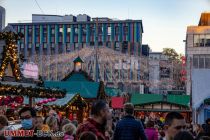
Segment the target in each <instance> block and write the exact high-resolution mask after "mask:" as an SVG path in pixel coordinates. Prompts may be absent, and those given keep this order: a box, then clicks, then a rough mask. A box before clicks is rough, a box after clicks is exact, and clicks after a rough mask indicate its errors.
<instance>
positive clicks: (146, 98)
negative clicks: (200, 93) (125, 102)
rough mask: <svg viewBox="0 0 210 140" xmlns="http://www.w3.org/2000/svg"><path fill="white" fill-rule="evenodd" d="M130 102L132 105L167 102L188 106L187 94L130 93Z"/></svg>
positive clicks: (188, 97)
mask: <svg viewBox="0 0 210 140" xmlns="http://www.w3.org/2000/svg"><path fill="white" fill-rule="evenodd" d="M131 102H132V103H133V104H134V105H143V104H151V103H157V102H167V103H171V104H177V105H182V106H189V103H190V96H189V95H166V96H164V95H162V94H132V96H131Z"/></svg>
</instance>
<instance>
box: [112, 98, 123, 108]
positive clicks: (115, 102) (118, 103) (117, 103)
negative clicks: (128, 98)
mask: <svg viewBox="0 0 210 140" xmlns="http://www.w3.org/2000/svg"><path fill="white" fill-rule="evenodd" d="M124 101H125V99H124V98H123V97H112V108H113V109H122V108H123V104H124Z"/></svg>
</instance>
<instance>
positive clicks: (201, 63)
mask: <svg viewBox="0 0 210 140" xmlns="http://www.w3.org/2000/svg"><path fill="white" fill-rule="evenodd" d="M204 62H205V57H204V56H203V55H201V56H200V57H199V68H200V69H204V68H205V66H204Z"/></svg>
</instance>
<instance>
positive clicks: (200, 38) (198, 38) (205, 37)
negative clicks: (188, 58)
mask: <svg viewBox="0 0 210 140" xmlns="http://www.w3.org/2000/svg"><path fill="white" fill-rule="evenodd" d="M193 46H194V47H210V34H196V35H194V38H193Z"/></svg>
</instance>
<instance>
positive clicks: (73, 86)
mask: <svg viewBox="0 0 210 140" xmlns="http://www.w3.org/2000/svg"><path fill="white" fill-rule="evenodd" d="M82 63H83V61H82V59H81V58H80V57H77V58H76V59H75V60H74V70H73V71H72V72H71V73H70V74H68V75H67V76H66V77H65V78H64V79H63V80H61V81H44V87H46V88H59V89H62V90H66V91H67V94H73V95H75V94H79V95H80V96H81V97H82V98H84V100H85V102H86V103H87V112H88V113H87V114H86V116H84V118H86V117H88V116H89V112H90V107H91V104H92V102H93V101H95V100H97V99H105V100H106V99H107V95H106V94H105V89H104V84H103V82H95V81H93V80H92V78H91V77H89V76H88V74H87V73H86V72H85V71H82V70H81V68H82Z"/></svg>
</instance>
